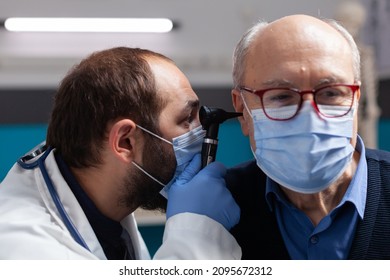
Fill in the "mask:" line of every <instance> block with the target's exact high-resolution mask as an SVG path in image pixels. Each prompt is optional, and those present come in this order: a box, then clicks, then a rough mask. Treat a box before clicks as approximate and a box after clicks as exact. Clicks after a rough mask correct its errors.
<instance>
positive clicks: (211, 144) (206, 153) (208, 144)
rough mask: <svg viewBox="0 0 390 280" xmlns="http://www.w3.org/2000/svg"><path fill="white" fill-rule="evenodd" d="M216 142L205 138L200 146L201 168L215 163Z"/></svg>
mask: <svg viewBox="0 0 390 280" xmlns="http://www.w3.org/2000/svg"><path fill="white" fill-rule="evenodd" d="M217 147H218V140H216V139H211V138H205V139H204V140H203V144H202V168H203V167H205V166H206V165H208V164H210V163H211V162H213V161H215V158H216V155H217Z"/></svg>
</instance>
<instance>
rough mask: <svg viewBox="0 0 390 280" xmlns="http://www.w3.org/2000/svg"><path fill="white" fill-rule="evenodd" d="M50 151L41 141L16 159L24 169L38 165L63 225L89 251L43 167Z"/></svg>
mask: <svg viewBox="0 0 390 280" xmlns="http://www.w3.org/2000/svg"><path fill="white" fill-rule="evenodd" d="M51 151H52V148H51V147H48V146H46V143H45V142H43V143H41V144H39V145H38V146H37V147H36V148H34V149H33V150H32V151H31V152H29V153H27V154H26V155H24V156H23V157H21V158H20V159H19V160H18V164H19V165H20V166H21V167H22V168H24V169H34V168H36V167H37V166H38V167H39V169H40V170H41V173H42V176H43V179H44V180H45V183H46V186H47V189H48V190H49V193H50V195H51V198H52V199H53V202H54V204H55V205H56V207H57V210H58V212H59V213H60V215H61V218H62V220H63V222H64V223H65V226H66V227H67V229H68V230H69V232H70V234H71V235H72V237H73V239H74V240H75V241H76V242H77V243H79V244H80V245H81V246H83V247H84V248H85V249H87V250H88V251H90V250H89V248H88V245H87V244H86V243H85V241H84V239H83V238H82V237H81V234H80V233H79V232H78V230H77V229H76V227H75V226H74V224H73V223H72V220H71V219H70V217H69V215H68V214H67V213H66V211H65V208H64V206H63V205H62V203H61V201H60V198H59V196H58V194H57V191H56V189H55V188H54V185H53V182H52V180H51V179H50V177H49V174H48V172H47V169H46V167H45V159H46V158H47V156H48V155H49V154H50V152H51Z"/></svg>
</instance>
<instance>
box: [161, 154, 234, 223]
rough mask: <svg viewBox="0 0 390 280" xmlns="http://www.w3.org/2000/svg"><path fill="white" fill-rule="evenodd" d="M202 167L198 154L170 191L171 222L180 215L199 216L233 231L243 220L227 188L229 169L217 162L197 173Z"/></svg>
mask: <svg viewBox="0 0 390 280" xmlns="http://www.w3.org/2000/svg"><path fill="white" fill-rule="evenodd" d="M200 166H201V157H200V155H199V154H198V155H195V156H194V158H193V159H192V161H191V162H190V163H189V164H188V166H187V167H186V169H185V170H184V171H183V172H182V174H181V175H180V176H179V177H178V178H177V179H176V181H175V183H174V184H173V185H172V186H171V187H170V188H169V190H168V206H167V219H169V218H170V217H172V216H173V215H176V214H179V213H185V212H190V213H196V214H200V215H206V216H208V217H209V218H211V219H213V220H215V221H217V222H218V223H220V224H222V225H223V226H224V227H225V228H226V229H227V230H230V229H231V228H232V227H233V226H235V225H236V224H237V223H238V221H239V219H240V208H239V207H238V205H237V203H236V202H235V201H234V199H233V197H232V195H231V193H230V191H229V190H228V189H227V188H226V183H225V179H224V177H225V175H226V168H225V167H224V166H223V164H221V163H219V162H213V163H211V164H209V165H207V166H206V167H205V168H203V169H202V170H200V172H199V173H197V172H198V170H199V169H200Z"/></svg>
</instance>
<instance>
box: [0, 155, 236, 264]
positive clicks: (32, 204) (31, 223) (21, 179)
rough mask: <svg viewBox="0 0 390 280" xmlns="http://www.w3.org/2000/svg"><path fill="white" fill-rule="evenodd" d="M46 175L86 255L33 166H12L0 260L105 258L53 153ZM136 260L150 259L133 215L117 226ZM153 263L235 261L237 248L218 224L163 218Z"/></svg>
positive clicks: (3, 205) (2, 187) (0, 219)
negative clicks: (80, 237) (122, 228)
mask: <svg viewBox="0 0 390 280" xmlns="http://www.w3.org/2000/svg"><path fill="white" fill-rule="evenodd" d="M45 166H46V170H47V172H48V174H49V176H50V178H51V180H52V182H53V185H54V188H55V189H56V191H57V193H58V197H59V199H60V201H61V203H62V205H63V207H64V209H65V210H66V212H67V214H68V215H69V217H70V219H71V221H72V222H73V224H74V226H75V228H76V229H77V230H78V232H79V233H80V235H81V236H82V238H83V239H84V241H85V242H86V244H87V246H88V247H89V249H90V251H88V250H87V249H85V248H84V247H82V246H81V245H79V244H78V243H77V242H76V241H75V240H74V239H73V238H72V236H71V235H70V233H69V231H68V229H67V227H66V226H65V224H64V222H63V220H62V219H61V216H60V214H59V211H58V210H57V208H56V206H55V204H54V202H53V200H52V198H51V195H50V193H49V191H48V188H47V186H46V183H45V181H44V179H43V176H42V173H41V171H40V169H39V168H38V167H36V168H34V169H28V170H27V169H23V168H22V167H21V166H19V165H18V164H17V163H16V164H15V165H14V166H13V167H12V169H11V170H10V172H9V173H8V174H7V176H6V178H5V179H4V180H3V182H1V184H0V259H74V260H75V259H106V256H105V254H104V251H103V249H102V247H101V245H100V243H99V241H98V239H97V238H96V235H95V233H94V231H93V229H92V227H91V225H90V224H89V222H88V219H87V218H86V216H85V214H84V212H83V210H82V208H81V207H80V205H79V204H78V201H77V199H76V198H75V197H74V195H73V193H72V191H71V189H70V188H69V186H68V185H67V183H66V181H65V180H64V178H63V177H62V175H61V173H60V171H59V169H58V166H57V164H56V161H55V158H54V155H53V151H51V153H50V154H49V155H48V157H47V158H46V160H45ZM121 224H122V226H123V227H124V228H125V229H126V230H127V232H128V234H129V236H130V238H131V240H132V245H133V248H134V251H135V257H136V259H150V255H149V252H148V250H147V247H146V245H145V242H144V240H143V239H142V237H141V235H140V233H139V231H138V229H137V224H136V221H135V219H134V215H133V214H131V215H129V216H127V217H126V218H125V219H123V220H122V221H121ZM154 258H156V259H240V258H241V249H240V247H239V246H238V244H237V242H236V241H235V239H234V238H233V237H232V235H230V233H229V232H228V231H226V230H225V229H224V228H223V226H222V225H220V224H219V223H217V222H215V221H213V220H211V219H209V218H208V217H206V216H203V215H197V214H191V213H183V214H178V215H175V216H173V217H171V218H170V219H168V221H167V223H166V226H165V232H164V237H163V244H162V246H161V247H160V248H159V250H158V251H157V253H156V254H155V257H154Z"/></svg>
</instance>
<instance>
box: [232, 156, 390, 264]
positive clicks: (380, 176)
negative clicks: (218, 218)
mask: <svg viewBox="0 0 390 280" xmlns="http://www.w3.org/2000/svg"><path fill="white" fill-rule="evenodd" d="M366 159H367V167H368V190H367V201H366V209H365V213H364V219H363V220H362V221H360V222H359V224H358V227H357V231H356V235H355V237H354V240H353V244H352V248H351V251H350V253H349V259H377V260H384V259H390V153H389V152H385V151H378V150H370V149H366ZM226 181H227V184H228V187H229V188H230V190H231V192H232V194H233V196H234V198H235V200H236V201H237V203H238V205H239V206H240V208H241V218H240V222H239V223H238V224H237V225H236V226H235V227H234V228H233V229H232V230H231V233H232V234H233V236H234V237H235V238H236V239H237V241H238V243H239V245H240V246H241V249H242V259H252V260H262V259H268V260H275V259H285V260H286V259H290V256H289V254H288V252H287V249H286V247H285V245H284V241H283V239H282V236H281V233H280V231H279V228H278V225H277V222H276V217H275V215H274V213H272V212H271V211H270V209H269V207H268V204H267V203H266V200H265V185H266V175H265V174H264V173H263V172H262V171H261V170H260V169H259V168H258V167H257V165H256V161H255V160H252V161H249V162H246V163H243V164H241V165H238V166H236V167H234V168H231V169H229V170H228V173H227V176H226Z"/></svg>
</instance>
